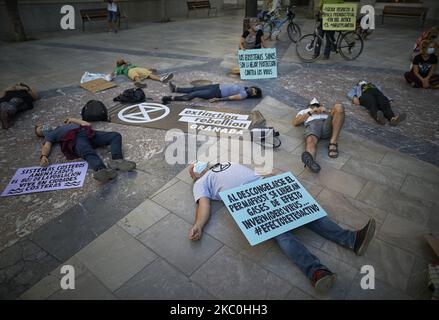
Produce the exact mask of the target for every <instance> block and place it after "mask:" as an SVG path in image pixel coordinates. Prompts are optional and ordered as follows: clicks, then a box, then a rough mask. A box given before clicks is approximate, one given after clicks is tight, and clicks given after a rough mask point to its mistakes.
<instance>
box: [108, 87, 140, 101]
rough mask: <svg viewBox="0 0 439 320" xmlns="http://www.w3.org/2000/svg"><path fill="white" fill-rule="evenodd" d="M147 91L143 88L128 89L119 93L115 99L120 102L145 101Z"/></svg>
mask: <svg viewBox="0 0 439 320" xmlns="http://www.w3.org/2000/svg"><path fill="white" fill-rule="evenodd" d="M145 99H146V97H145V93H144V92H143V90H142V89H140V88H137V89H127V90H125V91H124V92H122V93H121V94H120V95H118V96H117V97H116V98H114V99H113V101H119V102H143V101H145Z"/></svg>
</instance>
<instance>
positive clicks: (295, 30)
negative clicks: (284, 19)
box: [287, 22, 302, 43]
mask: <svg viewBox="0 0 439 320" xmlns="http://www.w3.org/2000/svg"><path fill="white" fill-rule="evenodd" d="M287 31H288V37H289V38H290V40H291V41H293V42H294V43H297V40H299V39H300V37H301V36H302V32H301V31H300V27H299V26H298V25H297V24H296V23H294V22H290V23H289V24H288V27H287Z"/></svg>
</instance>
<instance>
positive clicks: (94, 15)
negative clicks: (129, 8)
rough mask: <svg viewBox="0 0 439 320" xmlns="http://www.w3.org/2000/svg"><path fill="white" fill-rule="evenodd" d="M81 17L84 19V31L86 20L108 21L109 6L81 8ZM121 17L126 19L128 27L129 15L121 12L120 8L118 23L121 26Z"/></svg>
mask: <svg viewBox="0 0 439 320" xmlns="http://www.w3.org/2000/svg"><path fill="white" fill-rule="evenodd" d="M80 14H81V19H82V31H84V26H85V23H86V22H89V23H91V22H92V21H102V20H105V21H107V19H108V11H107V8H99V9H83V10H80ZM121 19H125V20H126V22H127V27H128V20H127V17H126V16H125V15H124V14H123V13H122V12H121V10H120V8H119V10H118V11H117V25H118V27H119V28H120V21H121Z"/></svg>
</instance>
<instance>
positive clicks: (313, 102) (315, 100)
mask: <svg viewBox="0 0 439 320" xmlns="http://www.w3.org/2000/svg"><path fill="white" fill-rule="evenodd" d="M309 105H310V106H313V105H320V102H319V100H317V99H316V98H313V99H312V100H311V102H310V103H309Z"/></svg>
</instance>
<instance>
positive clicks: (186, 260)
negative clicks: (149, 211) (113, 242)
mask: <svg viewBox="0 0 439 320" xmlns="http://www.w3.org/2000/svg"><path fill="white" fill-rule="evenodd" d="M190 227H191V225H190V224H188V223H187V222H185V221H184V220H182V219H181V218H179V217H178V216H176V215H173V214H169V215H168V216H167V217H166V218H164V219H162V220H161V221H160V222H158V223H156V224H155V225H154V226H152V227H151V228H149V229H148V230H146V231H145V232H144V233H142V234H141V235H139V237H138V239H139V240H140V241H141V242H143V243H144V244H145V245H146V246H148V247H149V248H151V249H152V250H153V251H154V252H156V253H157V254H158V255H160V256H161V257H162V258H164V259H166V261H168V262H170V263H172V264H173V265H174V266H175V267H177V269H179V270H181V271H182V272H184V273H185V274H186V275H191V274H192V273H193V272H194V271H195V270H196V269H197V268H199V267H200V266H201V265H202V264H203V263H204V262H205V261H206V260H207V259H209V258H210V257H211V256H212V255H213V254H214V253H215V252H217V251H218V249H219V248H221V246H222V243H220V242H219V241H218V240H215V239H213V238H212V237H211V236H209V235H208V234H206V233H204V235H203V237H202V239H201V240H200V241H191V240H189V239H188V234H189V230H190Z"/></svg>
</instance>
